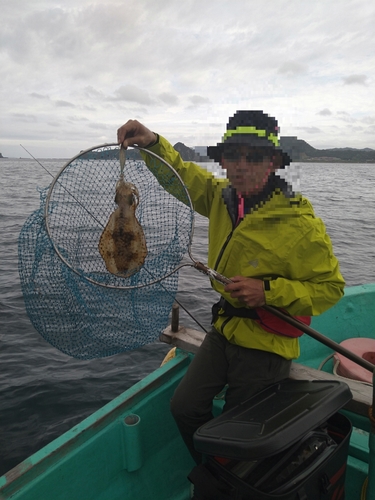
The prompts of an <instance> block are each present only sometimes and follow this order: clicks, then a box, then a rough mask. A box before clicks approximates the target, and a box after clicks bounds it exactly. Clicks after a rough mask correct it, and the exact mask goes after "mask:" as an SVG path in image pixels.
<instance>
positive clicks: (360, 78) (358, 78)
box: [343, 75, 368, 85]
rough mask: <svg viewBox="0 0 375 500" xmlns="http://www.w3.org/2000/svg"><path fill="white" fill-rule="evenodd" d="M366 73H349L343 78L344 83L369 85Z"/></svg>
mask: <svg viewBox="0 0 375 500" xmlns="http://www.w3.org/2000/svg"><path fill="white" fill-rule="evenodd" d="M367 79H368V78H367V76H366V75H349V76H346V77H344V78H343V80H344V85H367Z"/></svg>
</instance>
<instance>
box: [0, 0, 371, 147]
mask: <svg viewBox="0 0 375 500" xmlns="http://www.w3.org/2000/svg"><path fill="white" fill-rule="evenodd" d="M3 4H4V5H2V19H1V27H0V46H1V48H2V51H1V52H0V78H1V83H2V84H1V88H0V101H1V103H2V104H3V108H4V111H3V110H2V123H4V124H5V123H6V127H3V128H4V129H5V130H4V131H3V130H2V131H1V134H0V150H1V151H2V152H3V154H6V155H7V156H11V153H9V152H7V151H6V148H7V147H9V148H12V147H13V145H12V142H9V141H8V142H6V141H5V139H4V137H8V136H10V135H12V137H13V136H14V137H17V134H19V133H20V132H19V130H20V128H22V134H25V136H27V134H29V135H30V136H32V137H36V136H38V134H39V139H40V140H39V141H36V144H35V147H36V148H41V150H40V152H38V150H36V154H38V155H40V156H42V155H43V151H42V150H43V148H44V146H43V139H45V140H47V139H48V138H50V137H52V138H53V139H54V144H55V145H56V147H61V148H62V149H65V148H67V147H68V144H72V145H73V146H74V151H75V150H76V149H78V150H80V149H83V146H84V145H83V144H82V147H80V146H79V147H78V148H77V144H78V143H79V142H80V141H85V140H87V136H88V137H89V139H90V142H91V141H92V142H93V143H94V142H95V141H96V140H100V141H102V139H103V137H104V136H105V137H107V135H108V137H109V138H114V137H115V135H116V127H117V126H119V125H120V124H121V123H123V122H124V121H126V119H128V118H137V119H139V120H140V121H144V122H145V124H146V125H149V126H150V127H152V128H153V130H156V131H160V133H162V134H163V135H165V136H166V137H168V138H169V139H170V140H171V141H172V142H173V141H175V142H177V141H179V140H184V138H185V140H186V141H192V144H190V143H189V142H187V145H192V146H193V145H195V144H214V143H216V142H218V141H219V140H220V138H221V134H222V132H223V130H224V128H225V124H226V122H227V120H228V116H230V115H232V114H233V113H234V112H235V110H236V109H249V108H252V109H263V110H265V111H266V112H268V113H270V114H271V115H273V116H276V117H277V118H278V121H279V124H280V126H281V129H282V133H283V135H296V133H295V131H296V129H297V130H298V131H302V132H298V135H299V136H301V138H303V136H302V133H303V132H304V133H306V134H314V145H316V147H319V142H320V143H327V142H330V143H331V144H333V145H334V144H335V141H337V143H338V144H342V143H345V142H346V143H347V145H348V146H351V147H356V146H358V147H366V146H368V147H371V145H370V144H369V143H368V141H369V139H370V135H368V133H367V131H368V130H369V127H370V126H372V123H371V117H370V116H369V109H372V108H371V106H372V100H373V96H374V95H375V87H374V85H375V83H374V82H375V78H374V76H375V54H374V51H373V50H372V46H371V44H370V43H369V40H371V39H372V36H373V26H372V24H373V23H372V22H371V19H372V17H373V15H374V13H375V5H374V4H373V2H372V3H371V2H368V1H367V0H342V1H341V2H340V6H338V5H332V7H331V8H330V9H329V10H328V11H327V9H326V2H325V1H324V0H316V1H315V2H310V3H307V2H300V0H288V2H286V1H285V0H277V1H276V3H264V2H263V3H260V2H257V1H255V0H238V1H237V2H235V3H233V2H232V3H231V2H221V3H220V8H218V6H217V5H218V4H217V2H215V1H214V0H207V1H205V2H202V1H201V0H189V1H188V2H183V3H181V2H176V1H175V0H164V1H163V3H162V4H161V2H158V1H156V2H155V1H151V0H145V1H144V2H139V0H127V2H126V5H122V4H121V5H119V4H118V3H115V2H114V1H113V0H108V1H107V2H105V3H95V2H92V0H81V1H80V2H77V1H76V0H64V2H58V1H57V0H36V1H34V2H24V1H21V0H12V1H11V2H3ZM322 12H324V15H322ZM348 68H350V69H349V71H350V74H349V75H348ZM343 75H346V76H344V77H343ZM336 110H341V114H340V112H337V111H336ZM343 110H345V111H343ZM344 113H346V114H344ZM21 120H22V127H20V126H19V123H20V121H21ZM366 120H368V123H367V122H366ZM50 123H58V124H59V134H58V137H56V127H54V126H50V125H48V124H50ZM347 123H351V124H353V123H357V125H359V124H361V126H363V127H364V129H365V130H364V131H363V132H362V133H361V132H355V133H353V129H350V128H349V127H347ZM90 124H93V125H92V127H91V128H90V127H89V125H90ZM111 124H113V130H110V129H111ZM306 124H307V125H308V127H305V125H306ZM101 127H102V132H101ZM298 127H299V128H298ZM301 127H305V128H301ZM365 134H366V137H364V135H365ZM326 136H327V137H328V139H327V140H326ZM59 144H60V146H59ZM89 145H90V144H89ZM73 146H72V147H73ZM49 147H51V146H49ZM46 148H47V146H46ZM74 151H73V152H74Z"/></svg>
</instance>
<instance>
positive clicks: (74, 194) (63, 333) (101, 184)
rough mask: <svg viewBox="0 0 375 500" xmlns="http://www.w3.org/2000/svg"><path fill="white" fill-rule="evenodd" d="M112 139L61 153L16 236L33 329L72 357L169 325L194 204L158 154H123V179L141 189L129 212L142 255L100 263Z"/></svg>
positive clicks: (114, 153)
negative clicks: (134, 260)
mask: <svg viewBox="0 0 375 500" xmlns="http://www.w3.org/2000/svg"><path fill="white" fill-rule="evenodd" d="M118 153H119V148H118V146H117V145H108V146H100V147H97V148H93V149H92V150H89V151H86V152H84V153H81V154H80V155H78V156H77V157H75V158H74V159H73V160H71V161H70V162H68V163H67V164H66V165H65V166H64V167H63V169H62V170H61V171H60V173H59V174H58V175H57V176H56V178H55V179H54V181H53V183H52V184H51V186H50V187H49V188H47V189H45V190H43V191H41V204H40V208H39V210H37V211H36V212H34V213H33V214H32V215H31V216H30V217H29V218H28V220H27V221H26V223H25V224H24V226H23V228H22V231H21V233H20V237H19V272H20V278H21V285H22V291H23V295H24V299H25V304H26V310H27V313H28V315H29V317H30V320H31V322H32V324H33V326H34V327H35V328H36V330H37V331H38V332H39V333H40V334H41V335H42V336H43V337H44V338H45V339H46V340H47V341H48V342H49V343H51V344H52V345H53V346H55V347H56V348H57V349H59V350H60V351H62V352H64V353H66V354H68V355H70V356H73V357H76V358H79V359H90V358H98V357H104V356H110V355H113V354H116V353H120V352H124V351H126V350H130V349H136V348H138V347H140V346H142V345H145V344H148V343H150V342H153V341H155V340H156V339H157V338H158V337H159V335H160V333H161V332H162V330H163V329H164V328H165V327H166V326H167V323H168V318H169V313H170V311H171V308H172V304H173V300H174V296H175V294H176V292H177V286H178V272H176V269H177V268H178V266H179V264H180V262H181V260H182V258H183V257H184V256H185V255H186V254H187V253H188V252H189V249H190V245H191V238H192V233H193V221H194V212H193V209H192V207H191V203H190V198H189V196H188V194H187V191H186V188H185V186H184V185H183V184H182V182H181V180H180V179H179V178H178V176H176V173H175V172H174V171H173V169H171V168H170V167H169V166H168V165H166V164H165V163H164V162H163V161H162V160H161V159H160V158H158V157H156V155H152V154H148V157H147V164H148V166H146V164H145V162H144V161H143V160H142V159H141V158H137V157H136V156H137V153H138V151H137V150H132V151H131V152H130V153H128V155H129V156H132V158H127V160H126V163H125V169H124V178H125V181H127V182H131V183H133V184H134V185H135V186H136V187H137V189H138V191H139V205H138V206H137V209H136V217H137V219H138V221H139V223H140V225H141V227H142V229H143V231H144V235H145V239H146V244H147V252H148V253H147V257H146V259H145V261H144V264H143V266H142V267H141V268H140V270H139V271H138V272H136V273H135V274H133V275H132V276H130V277H128V278H120V277H118V276H116V275H114V274H111V273H110V272H108V270H107V269H106V266H105V262H104V261H103V258H102V256H101V255H100V253H99V250H98V242H99V239H100V236H101V234H102V232H103V229H104V228H105V226H106V224H107V222H108V219H109V217H110V215H111V214H112V213H113V211H114V210H116V208H117V204H116V203H115V202H114V197H115V187H116V182H117V181H118V179H119V174H120V164H119V159H118Z"/></svg>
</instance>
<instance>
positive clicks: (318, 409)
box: [194, 379, 352, 460]
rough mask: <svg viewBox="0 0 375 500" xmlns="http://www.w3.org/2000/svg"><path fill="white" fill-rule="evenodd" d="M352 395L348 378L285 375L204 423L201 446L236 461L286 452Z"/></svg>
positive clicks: (198, 437) (198, 441)
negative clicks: (298, 378)
mask: <svg viewBox="0 0 375 500" xmlns="http://www.w3.org/2000/svg"><path fill="white" fill-rule="evenodd" d="M351 399H352V393H351V392H350V389H349V387H348V386H347V384H345V383H344V382H339V381H335V380H334V381H325V380H314V381H307V380H306V381H305V380H289V379H286V380H283V381H282V382H279V383H277V384H274V385H272V386H270V387H268V388H266V389H264V390H263V391H261V392H259V393H258V394H255V395H254V396H252V397H251V398H250V399H248V400H247V401H245V402H243V403H241V404H239V405H238V406H236V407H235V408H233V409H231V410H229V411H227V412H225V413H223V414H222V415H220V416H219V417H217V418H214V419H212V420H210V421H209V422H207V424H204V425H202V426H201V427H200V428H199V429H198V430H197V431H196V432H195V434H194V445H195V448H196V450H197V451H199V452H200V453H203V454H205V455H212V456H220V457H225V458H232V459H237V460H254V459H261V458H265V457H268V456H271V455H274V454H275V453H278V452H280V451H283V450H284V449H286V448H287V447H289V446H290V445H292V444H293V443H295V442H297V441H298V440H299V439H300V438H301V437H303V436H304V435H305V434H306V433H307V432H308V431H310V430H313V429H315V428H316V427H318V426H319V425H321V424H323V423H324V422H325V421H326V420H327V419H328V418H329V417H330V416H332V415H333V414H334V413H336V412H337V411H338V410H339V409H340V408H342V407H343V406H344V405H345V404H346V403H348V402H349V401H350V400H351Z"/></svg>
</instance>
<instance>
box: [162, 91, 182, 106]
mask: <svg viewBox="0 0 375 500" xmlns="http://www.w3.org/2000/svg"><path fill="white" fill-rule="evenodd" d="M158 97H159V99H160V100H161V101H162V102H165V104H169V105H170V106H176V105H177V104H178V97H177V96H176V95H174V94H171V93H169V92H162V93H161V94H159V95H158Z"/></svg>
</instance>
